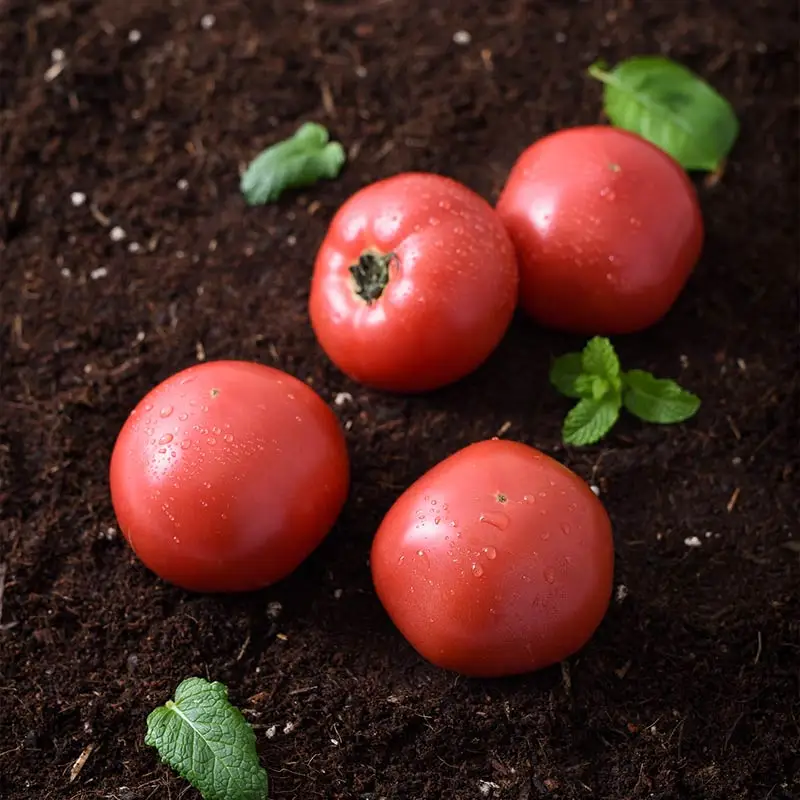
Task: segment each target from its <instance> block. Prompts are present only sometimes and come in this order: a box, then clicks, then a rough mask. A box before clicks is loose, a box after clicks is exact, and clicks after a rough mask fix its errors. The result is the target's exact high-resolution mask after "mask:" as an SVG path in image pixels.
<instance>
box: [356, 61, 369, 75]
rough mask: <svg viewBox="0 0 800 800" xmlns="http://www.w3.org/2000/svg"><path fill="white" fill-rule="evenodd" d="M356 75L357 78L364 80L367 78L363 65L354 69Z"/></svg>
mask: <svg viewBox="0 0 800 800" xmlns="http://www.w3.org/2000/svg"><path fill="white" fill-rule="evenodd" d="M356 75H357V76H358V77H359V78H366V77H367V68H366V67H365V66H364V65H363V64H359V65H358V66H357V67H356Z"/></svg>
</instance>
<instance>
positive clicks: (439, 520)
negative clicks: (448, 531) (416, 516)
mask: <svg viewBox="0 0 800 800" xmlns="http://www.w3.org/2000/svg"><path fill="white" fill-rule="evenodd" d="M441 521H442V518H441V517H434V518H433V524H434V525H438V524H439V523H440V522H441Z"/></svg>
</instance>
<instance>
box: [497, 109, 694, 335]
mask: <svg viewBox="0 0 800 800" xmlns="http://www.w3.org/2000/svg"><path fill="white" fill-rule="evenodd" d="M497 211H498V213H499V214H500V216H501V217H502V219H503V221H504V223H505V225H506V228H507V229H508V231H509V233H510V234H511V238H512V239H513V240H514V245H515V247H516V250H517V255H518V259H519V267H520V304H521V305H522V307H523V309H525V310H526V311H527V312H528V314H530V315H531V316H532V317H533V318H534V319H535V320H537V321H538V322H540V323H541V324H543V325H545V326H547V327H552V328H557V329H561V330H565V331H570V332H573V333H583V334H620V333H632V332H634V331H639V330H642V329H644V328H647V327H649V326H650V325H652V324H654V323H655V322H657V321H658V320H659V319H661V318H662V317H663V316H664V315H665V314H666V313H667V311H669V309H670V308H671V307H672V305H673V303H674V302H675V300H676V299H677V297H678V295H679V294H680V293H681V291H682V289H683V287H684V285H685V284H686V281H687V280H688V278H689V275H690V274H691V272H692V270H693V269H694V266H695V264H696V263H697V260H698V258H699V256H700V252H701V249H702V245H703V235H704V234H703V221H702V217H701V212H700V207H699V204H698V200H697V195H696V193H695V190H694V187H693V186H692V184H691V182H690V180H689V178H688V177H687V175H686V173H685V172H684V171H683V169H682V168H681V166H680V165H679V164H678V163H677V162H676V161H674V160H673V159H672V158H671V157H670V156H669V155H667V154H666V153H664V152H663V151H662V150H660V149H659V148H657V147H655V146H654V145H652V144H650V142H648V141H646V140H645V139H643V138H641V137H639V136H637V135H635V134H633V133H629V132H627V131H624V130H620V129H619V128H612V127H610V126H606V125H595V126H588V127H579V128H569V129H566V130H562V131H559V132H557V133H554V134H551V135H550V136H547V137H545V138H544V139H541V140H539V141H538V142H536V143H534V144H533V145H531V146H530V147H529V148H528V149H527V150H525V152H523V153H522V155H521V156H520V157H519V159H518V160H517V162H516V164H515V165H514V167H513V168H512V170H511V173H510V175H509V178H508V181H507V182H506V185H505V187H504V189H503V191H502V193H501V195H500V198H499V200H498V203H497Z"/></svg>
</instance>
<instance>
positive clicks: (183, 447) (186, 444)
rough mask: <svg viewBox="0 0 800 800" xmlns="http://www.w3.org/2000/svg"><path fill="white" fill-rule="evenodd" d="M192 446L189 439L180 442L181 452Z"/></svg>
mask: <svg viewBox="0 0 800 800" xmlns="http://www.w3.org/2000/svg"><path fill="white" fill-rule="evenodd" d="M191 446H192V442H191V440H190V439H184V440H183V441H182V442H181V450H188V449H189V448H190V447H191Z"/></svg>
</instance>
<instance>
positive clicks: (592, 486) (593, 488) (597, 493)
mask: <svg viewBox="0 0 800 800" xmlns="http://www.w3.org/2000/svg"><path fill="white" fill-rule="evenodd" d="M589 488H590V489H591V490H592V491H593V492H594V493H595V496H597V497H599V496H600V487H599V486H597V485H596V484H594V483H592V484H590V486H589Z"/></svg>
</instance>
